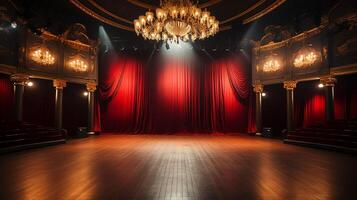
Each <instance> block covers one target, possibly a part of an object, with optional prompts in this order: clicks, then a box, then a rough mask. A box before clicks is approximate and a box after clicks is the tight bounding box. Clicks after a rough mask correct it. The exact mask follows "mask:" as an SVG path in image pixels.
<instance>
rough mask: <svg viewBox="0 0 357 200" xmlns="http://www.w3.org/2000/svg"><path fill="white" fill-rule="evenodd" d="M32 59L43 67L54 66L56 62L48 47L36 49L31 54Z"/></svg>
mask: <svg viewBox="0 0 357 200" xmlns="http://www.w3.org/2000/svg"><path fill="white" fill-rule="evenodd" d="M30 58H31V60H33V61H34V62H36V63H38V64H41V65H53V64H54V63H55V62H56V59H55V56H54V55H53V54H52V52H51V51H50V50H49V49H47V48H46V47H38V48H35V49H34V50H33V51H32V52H30Z"/></svg>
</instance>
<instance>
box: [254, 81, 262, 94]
mask: <svg viewBox="0 0 357 200" xmlns="http://www.w3.org/2000/svg"><path fill="white" fill-rule="evenodd" d="M253 91H254V92H255V93H262V92H263V91H264V85H263V84H260V83H255V84H253Z"/></svg>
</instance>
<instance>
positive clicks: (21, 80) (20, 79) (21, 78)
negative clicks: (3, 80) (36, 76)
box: [10, 74, 30, 85]
mask: <svg viewBox="0 0 357 200" xmlns="http://www.w3.org/2000/svg"><path fill="white" fill-rule="evenodd" d="M29 78H30V77H29V76H28V75H26V74H12V75H11V77H10V80H11V81H12V82H14V84H15V85H25V84H26V83H27V81H28V80H29Z"/></svg>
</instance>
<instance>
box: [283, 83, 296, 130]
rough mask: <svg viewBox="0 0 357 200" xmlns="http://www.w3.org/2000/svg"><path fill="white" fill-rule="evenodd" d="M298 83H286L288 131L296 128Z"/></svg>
mask: <svg viewBox="0 0 357 200" xmlns="http://www.w3.org/2000/svg"><path fill="white" fill-rule="evenodd" d="M296 84H297V82H296V81H284V88H285V89H286V105H287V113H286V114H287V116H286V117H287V119H286V122H287V129H288V130H293V129H294V128H295V120H294V89H295V88H296Z"/></svg>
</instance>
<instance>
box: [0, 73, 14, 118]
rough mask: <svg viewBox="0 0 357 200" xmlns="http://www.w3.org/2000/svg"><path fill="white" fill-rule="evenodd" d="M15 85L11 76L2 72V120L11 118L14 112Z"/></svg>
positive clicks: (0, 113) (0, 85) (0, 94)
mask: <svg viewBox="0 0 357 200" xmlns="http://www.w3.org/2000/svg"><path fill="white" fill-rule="evenodd" d="M12 104H13V85H12V83H11V81H10V76H8V75H4V74H0V121H3V120H9V119H10V117H11V114H12V109H11V108H12Z"/></svg>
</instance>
